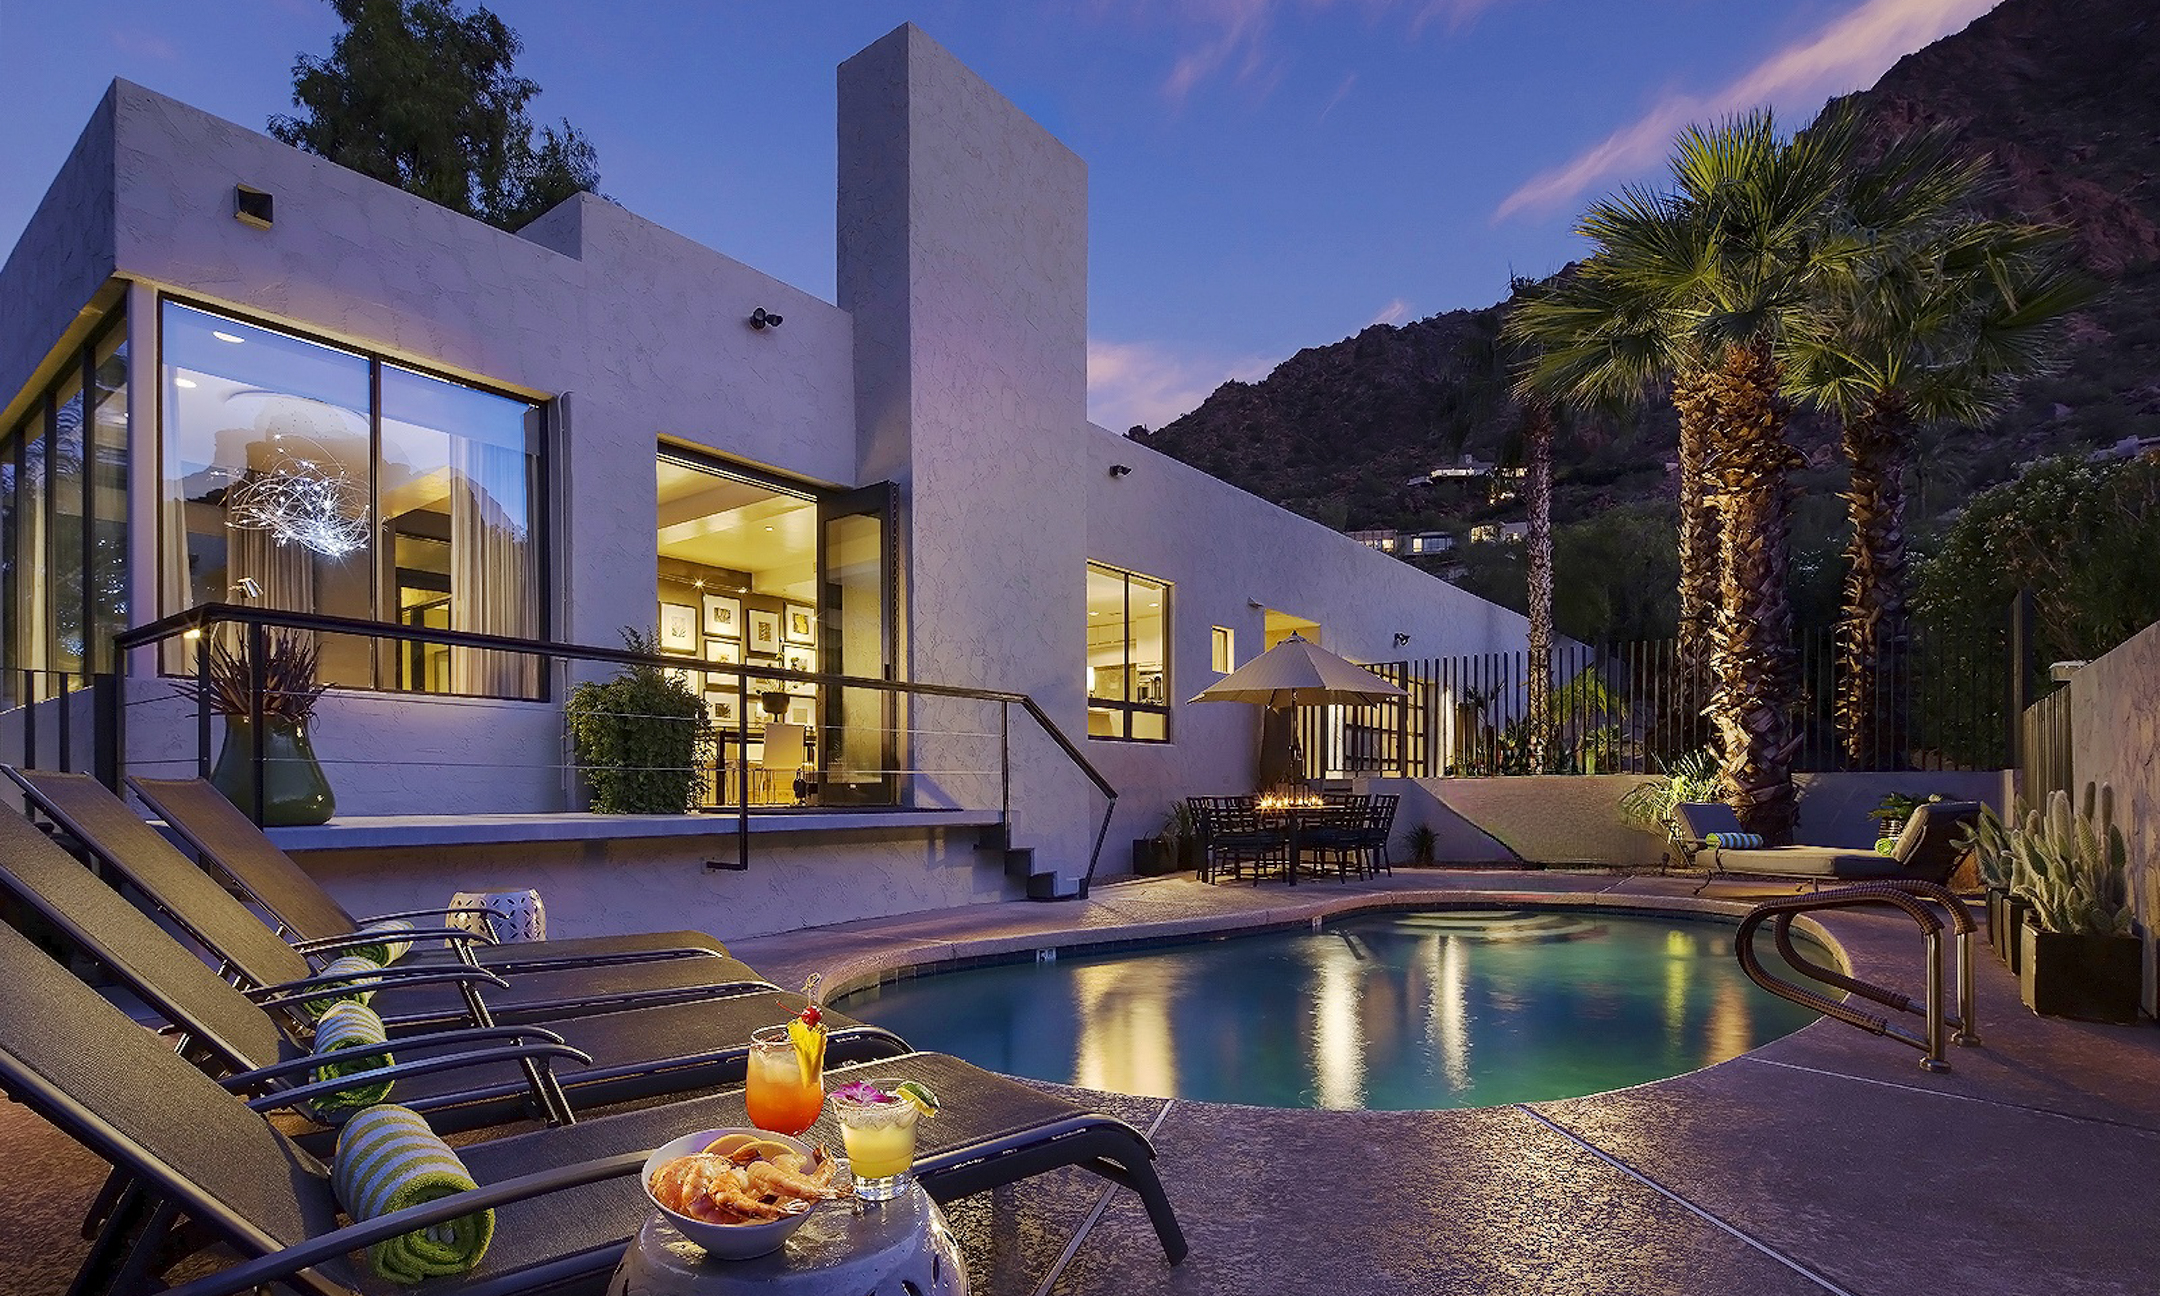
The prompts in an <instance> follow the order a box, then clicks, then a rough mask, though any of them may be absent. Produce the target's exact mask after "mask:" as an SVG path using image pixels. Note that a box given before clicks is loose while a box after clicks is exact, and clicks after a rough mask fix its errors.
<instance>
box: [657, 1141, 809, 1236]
mask: <svg viewBox="0 0 2160 1296" xmlns="http://www.w3.org/2000/svg"><path fill="white" fill-rule="evenodd" d="M729 1134H754V1135H756V1136H757V1137H759V1138H761V1139H771V1140H772V1141H773V1142H775V1143H784V1144H786V1145H787V1146H789V1147H791V1148H793V1149H795V1150H796V1151H797V1152H800V1153H802V1154H803V1155H804V1156H808V1155H810V1145H809V1144H808V1143H805V1142H803V1141H802V1140H801V1139H796V1138H789V1137H788V1136H787V1135H785V1134H775V1133H773V1132H772V1131H770V1130H761V1129H749V1128H747V1127H743V1126H731V1127H728V1128H725V1129H709V1130H701V1131H700V1132H698V1133H696V1134H685V1135H683V1136H682V1137H681V1138H679V1139H673V1140H671V1141H669V1142H666V1143H663V1144H661V1145H660V1146H659V1147H656V1148H654V1149H653V1153H652V1155H651V1156H649V1157H646V1158H645V1168H644V1169H643V1170H640V1171H639V1172H638V1183H639V1184H640V1185H641V1186H642V1187H643V1188H644V1189H645V1199H646V1200H647V1201H650V1202H652V1204H653V1209H654V1210H657V1211H659V1212H660V1214H661V1216H662V1217H664V1218H665V1219H666V1220H667V1222H668V1223H670V1224H672V1225H674V1226H675V1228H676V1230H677V1231H678V1232H680V1233H681V1234H682V1235H683V1236H684V1237H686V1238H688V1239H690V1240H691V1241H692V1242H695V1243H697V1244H698V1245H699V1246H701V1247H703V1248H705V1252H706V1254H708V1255H712V1256H717V1257H718V1258H720V1259H722V1260H748V1259H750V1258H751V1257H752V1256H761V1255H764V1254H766V1253H767V1252H769V1251H777V1250H779V1249H780V1248H781V1247H783V1246H785V1245H786V1244H787V1240H788V1236H789V1235H790V1234H792V1233H793V1232H794V1231H795V1230H796V1229H799V1228H801V1227H802V1222H803V1221H804V1220H806V1219H809V1218H810V1212H811V1211H814V1210H816V1209H817V1208H818V1207H819V1206H822V1205H824V1204H825V1203H823V1202H812V1203H811V1204H810V1206H809V1208H808V1209H805V1210H800V1211H797V1212H795V1213H794V1214H793V1215H783V1216H781V1217H780V1218H779V1219H776V1220H770V1221H767V1222H765V1223H762V1224H712V1223H708V1222H706V1221H704V1220H699V1219H692V1218H690V1217H689V1216H688V1215H681V1214H678V1213H676V1212H675V1211H671V1210H669V1209H668V1208H667V1207H665V1206H662V1205H661V1204H660V1202H659V1200H658V1199H657V1198H655V1197H654V1196H653V1195H652V1176H653V1171H655V1170H658V1169H659V1168H660V1167H661V1166H664V1165H666V1164H667V1163H668V1162H670V1161H673V1160H674V1159H675V1158H676V1157H684V1156H691V1155H694V1154H696V1153H699V1152H703V1151H704V1150H705V1149H706V1148H708V1147H710V1146H712V1142H713V1140H714V1139H717V1138H722V1137H724V1136H726V1135H729ZM843 1186H844V1185H843Z"/></svg>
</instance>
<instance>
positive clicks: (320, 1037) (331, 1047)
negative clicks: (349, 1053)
mask: <svg viewBox="0 0 2160 1296" xmlns="http://www.w3.org/2000/svg"><path fill="white" fill-rule="evenodd" d="M388 1038H389V1032H387V1031H385V1030H384V1029H383V1023H382V1018H380V1017H378V1016H376V1015H375V1010H374V1009H373V1008H370V1007H368V1006H367V1005H366V1004H362V1003H352V1002H350V1001H347V1002H345V1003H336V1004H332V1005H330V1007H329V1009H328V1010H327V1011H325V1012H324V1013H323V1015H322V1016H321V1017H320V1018H318V1019H317V1020H316V1022H315V1051H316V1052H317V1053H322V1054H328V1053H335V1052H337V1051H338V1050H339V1049H354V1048H366V1047H368V1046H370V1045H374V1044H380V1043H382V1042H383V1041H385V1040H386V1039H388ZM394 1060H395V1059H393V1058H392V1057H391V1056H390V1055H389V1054H388V1053H371V1054H369V1055H368V1056H366V1057H364V1058H359V1059H357V1060H355V1061H352V1062H325V1063H324V1064H323V1065H321V1066H319V1067H316V1068H315V1069H314V1070H313V1071H312V1072H310V1073H309V1078H310V1079H313V1080H337V1079H342V1078H343V1077H345V1076H349V1075H358V1074H360V1073H362V1072H366V1071H372V1070H374V1069H376V1068H377V1067H386V1066H389V1065H391V1063H392V1062H393V1061H394ZM390 1083H391V1082H390V1081H388V1080H376V1081H371V1082H369V1083H367V1084H357V1085H354V1086H353V1087H352V1088H350V1089H342V1090H339V1091H338V1092H337V1093H335V1094H332V1095H331V1096H329V1097H327V1098H317V1099H316V1100H315V1101H314V1102H312V1103H310V1104H308V1115H309V1116H310V1117H311V1118H313V1119H314V1120H316V1121H318V1122H320V1123H322V1124H324V1125H336V1124H338V1123H340V1122H342V1121H344V1120H345V1119H347V1118H348V1117H350V1116H351V1115H352V1114H353V1113H354V1112H357V1111H359V1110H360V1109H361V1108H363V1107H373V1106H374V1105H375V1104H376V1103H379V1102H381V1101H382V1100H383V1099H385V1098H388V1097H389V1096H390Z"/></svg>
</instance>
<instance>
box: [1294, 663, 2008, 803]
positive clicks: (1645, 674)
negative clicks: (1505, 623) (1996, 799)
mask: <svg viewBox="0 0 2160 1296" xmlns="http://www.w3.org/2000/svg"><path fill="white" fill-rule="evenodd" d="M2012 655H2013V654H2012V647H2011V644H2010V642H2009V634H2008V630H2007V627H2005V629H2004V630H2002V631H2000V632H1996V633H1983V634H1962V635H1958V636H1948V635H1943V636H1937V637H1934V638H1929V637H1926V636H1916V637H1915V638H1914V639H1913V640H1912V641H1910V643H1909V644H1908V646H1907V648H1906V651H1904V652H1903V653H1901V654H1899V655H1898V658H1897V662H1896V665H1895V668H1894V669H1892V670H1890V671H1886V672H1884V673H1883V674H1882V676H1881V678H1880V679H1879V680H1878V687H1877V688H1876V690H1875V691H1874V694H1873V696H1872V697H1871V698H1870V699H1869V707H1870V709H1871V710H1872V712H1873V719H1874V724H1873V725H1872V726H1871V728H1872V734H1873V738H1872V741H1871V742H1870V744H1869V748H1868V750H1865V751H1862V752H1861V753H1859V755H1858V759H1853V758H1852V757H1850V756H1848V754H1847V753H1846V752H1845V750H1844V744H1843V741H1842V735H1841V734H1840V732H1839V727H1838V724H1837V719H1836V714H1835V703H1836V696H1837V695H1836V687H1837V673H1836V672H1837V654H1836V643H1835V637H1834V631H1833V630H1831V629H1829V628H1823V629H1818V630H1811V631H1807V632H1805V633H1802V634H1800V635H1798V636H1796V637H1795V641H1794V653H1793V658H1792V666H1793V671H1794V680H1795V685H1796V688H1795V705H1794V710H1793V715H1792V723H1793V735H1794V739H1795V742H1796V744H1797V745H1796V746H1795V748H1794V753H1793V760H1794V768H1795V769H1797V770H1804V771H1823V770H1844V769H1863V770H1920V769H2000V768H2003V767H2004V766H2005V765H2007V764H2009V763H2010V761H2011V746H2012V738H2013V736H2012V734H2011V728H2012V724H2011V718H2012V717H2013V716H2015V715H2016V714H2017V712H2016V710H2015V708H2014V707H2013V706H2012V705H2011V698H2010V691H2011V685H2010V675H2011V660H2012ZM1370 669H1371V670H1372V671H1373V672H1374V673H1375V674H1377V675H1380V676H1381V677H1383V678H1385V679H1387V680H1389V681H1390V682H1392V683H1394V684H1396V685H1399V686H1400V687H1401V688H1402V689H1403V690H1404V691H1405V693H1406V694H1407V696H1406V697H1404V698H1401V699H1398V700H1393V701H1389V702H1383V703H1376V704H1373V705H1370V706H1355V707H1347V706H1346V707H1314V708H1307V709H1306V710H1305V711H1304V712H1303V713H1302V714H1301V716H1300V717H1299V722H1300V730H1299V737H1300V740H1301V744H1302V749H1303V752H1304V755H1305V762H1306V772H1307V774H1308V775H1309V776H1310V777H1313V778H1339V777H1347V776H1357V775H1368V776H1386V777H1407V778H1435V777H1445V776H1479V775H1494V774H1646V773H1656V772H1659V771H1661V770H1663V769H1665V768H1666V767H1667V766H1668V765H1669V764H1670V763H1671V762H1672V761H1673V760H1674V759H1675V758H1677V757H1679V756H1681V755H1683V754H1684V753H1687V752H1690V751H1694V750H1696V749H1698V748H1701V747H1703V746H1706V745H1707V744H1708V743H1709V742H1710V741H1711V736H1712V735H1711V728H1710V723H1709V720H1708V718H1707V716H1706V715H1705V710H1706V708H1707V707H1708V705H1709V703H1710V698H1711V694H1712V690H1713V687H1714V681H1713V680H1712V679H1710V678H1709V677H1708V676H1709V672H1708V671H1707V670H1702V669H1690V667H1689V664H1688V662H1687V661H1686V659H1685V658H1683V657H1682V655H1681V653H1680V646H1679V642H1678V641H1677V640H1673V639H1660V640H1648V641H1640V642H1633V643H1608V644H1602V645H1590V644H1561V645H1556V646H1555V647H1554V649H1553V657H1552V676H1551V684H1550V689H1551V691H1550V695H1549V696H1550V698H1551V702H1550V707H1549V717H1550V718H1549V737H1548V740H1547V743H1546V752H1545V758H1544V760H1543V762H1542V763H1540V762H1537V761H1535V760H1534V759H1533V754H1532V750H1531V742H1530V732H1529V724H1528V710H1529V680H1530V669H1529V654H1528V653H1527V652H1512V653H1479V654H1474V655H1469V656H1458V657H1434V658H1424V659H1421V660H1414V661H1397V662H1381V663H1377V664H1374V665H1372V666H1371V667H1370Z"/></svg>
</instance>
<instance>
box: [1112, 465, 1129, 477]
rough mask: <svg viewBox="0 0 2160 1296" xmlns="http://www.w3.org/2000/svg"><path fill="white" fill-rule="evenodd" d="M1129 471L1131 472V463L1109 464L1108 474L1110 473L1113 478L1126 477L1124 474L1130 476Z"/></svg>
mask: <svg viewBox="0 0 2160 1296" xmlns="http://www.w3.org/2000/svg"><path fill="white" fill-rule="evenodd" d="M1131 473H1132V465H1131V464H1111V465H1110V475H1111V477H1113V478H1116V477H1126V476H1130V475H1131Z"/></svg>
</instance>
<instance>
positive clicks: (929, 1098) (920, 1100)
mask: <svg viewBox="0 0 2160 1296" xmlns="http://www.w3.org/2000/svg"><path fill="white" fill-rule="evenodd" d="M893 1096H894V1097H896V1098H905V1099H907V1100H908V1101H909V1102H910V1103H912V1104H914V1107H915V1110H916V1111H919V1112H921V1113H922V1114H923V1115H925V1116H935V1115H937V1114H938V1100H937V1095H936V1094H934V1093H931V1092H930V1086H929V1085H926V1084H924V1083H923V1082H922V1081H920V1080H902V1081H901V1082H900V1083H899V1084H896V1085H894V1086H893Z"/></svg>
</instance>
